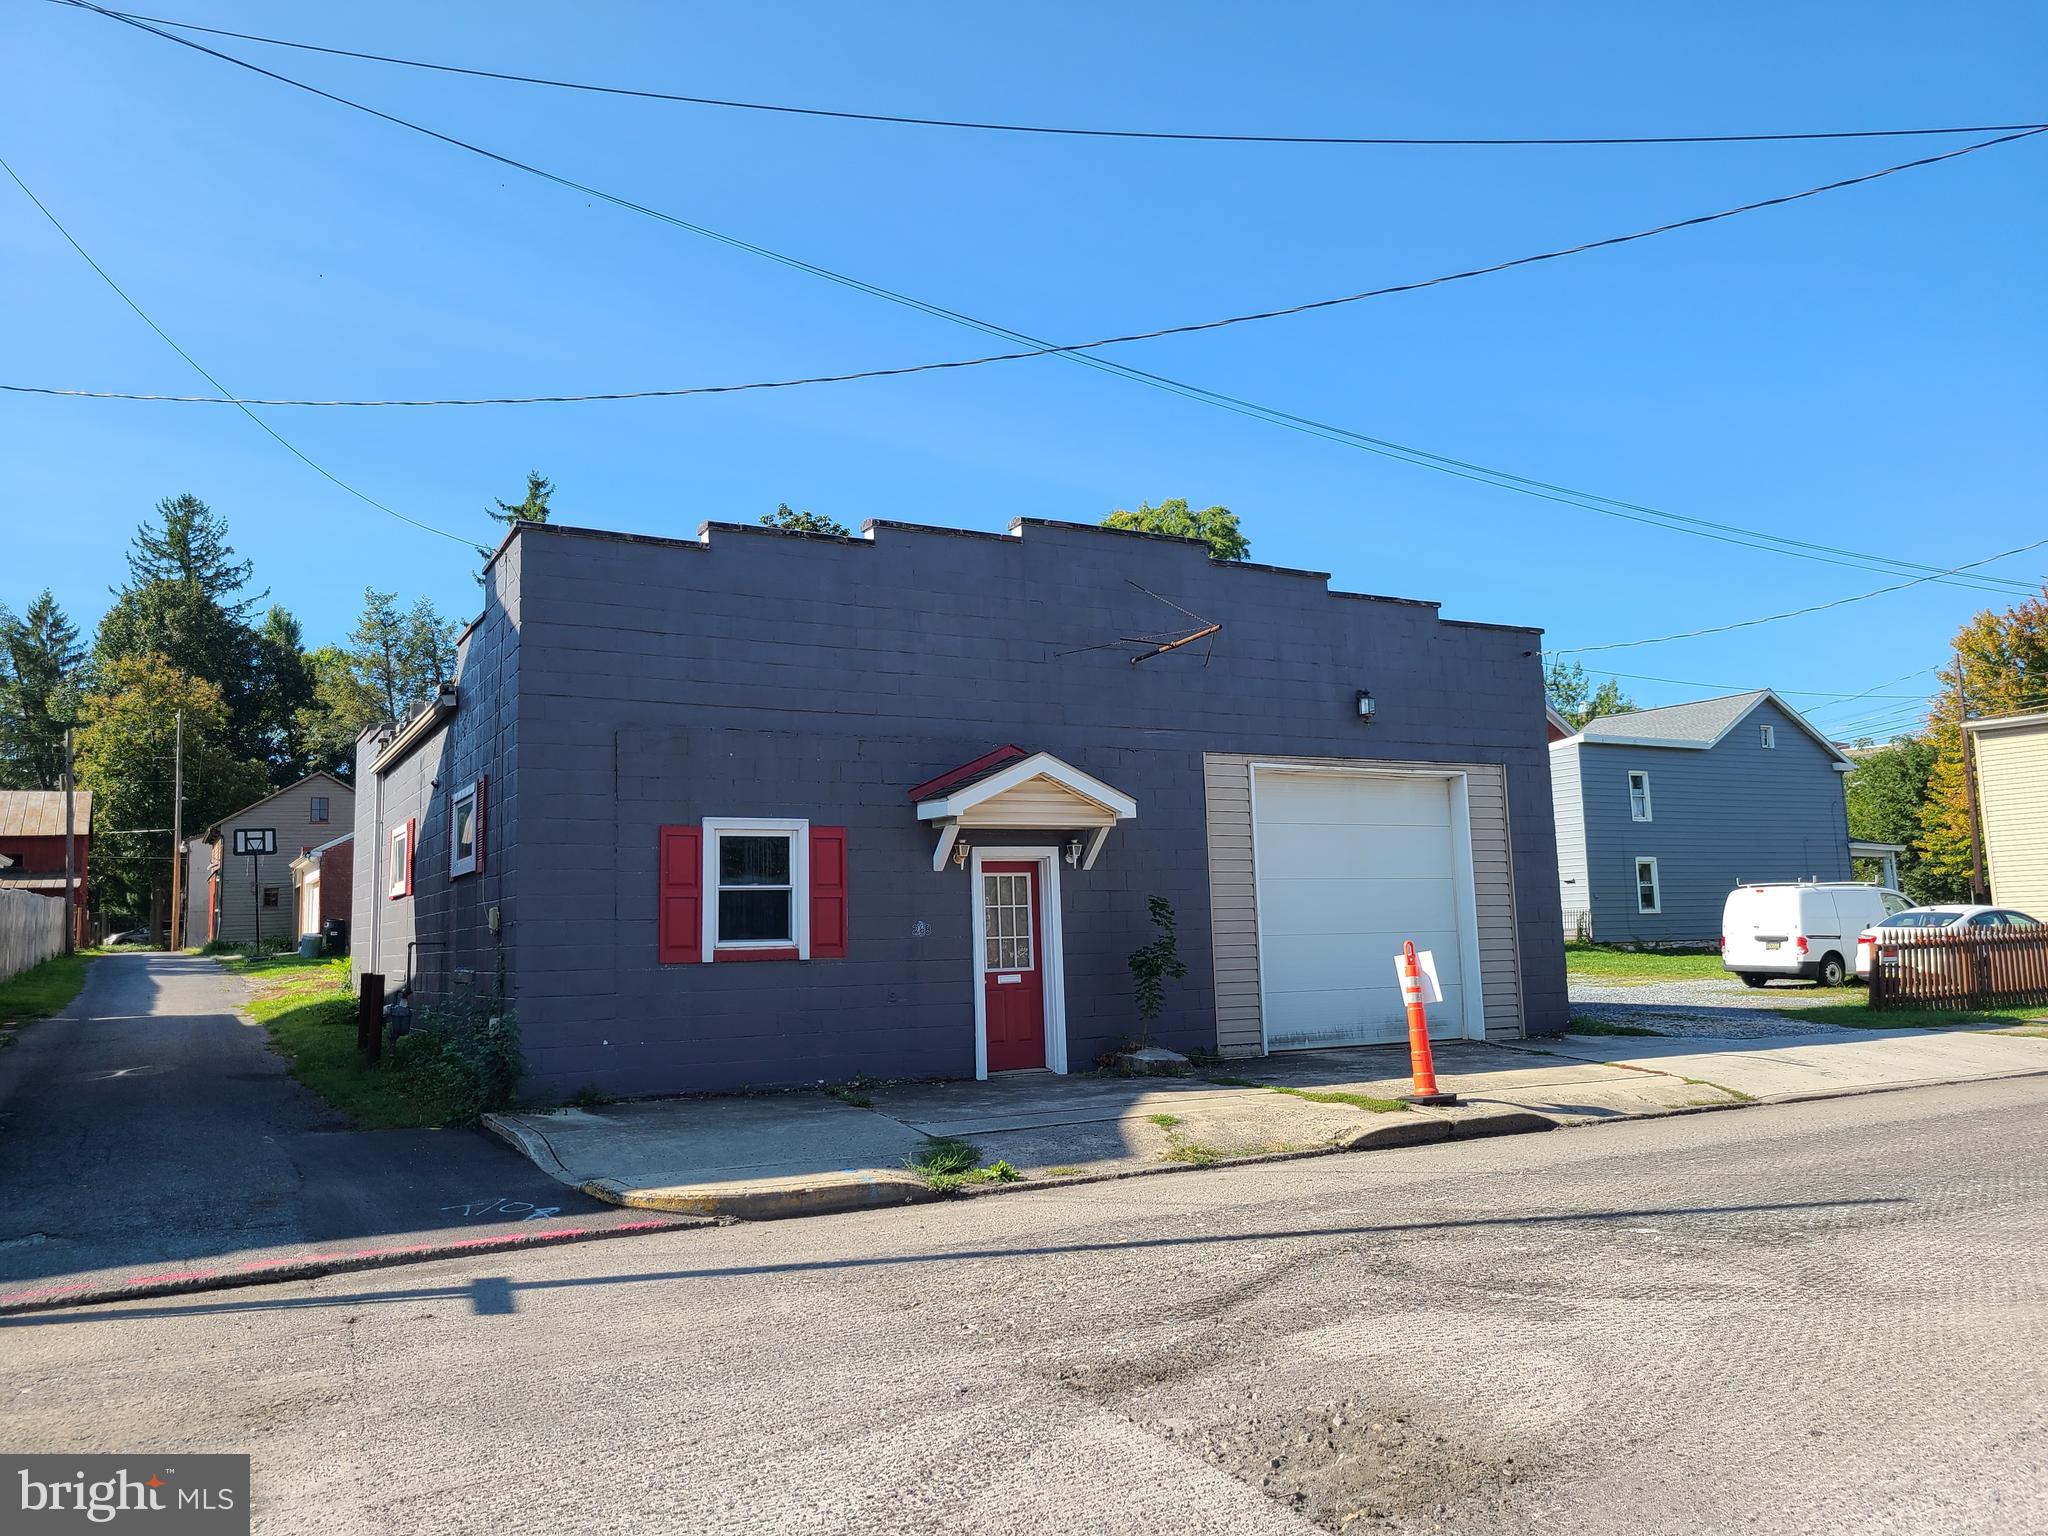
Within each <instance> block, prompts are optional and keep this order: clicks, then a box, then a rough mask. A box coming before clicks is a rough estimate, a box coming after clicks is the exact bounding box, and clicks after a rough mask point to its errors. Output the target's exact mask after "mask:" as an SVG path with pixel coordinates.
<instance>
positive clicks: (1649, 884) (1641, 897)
mask: <svg viewBox="0 0 2048 1536" xmlns="http://www.w3.org/2000/svg"><path fill="white" fill-rule="evenodd" d="M1636 910H1637V911H1638V912H1662V911H1663V910H1664V901H1663V892H1662V891H1661V890H1659V889H1658V885H1657V861H1656V860H1655V859H1637V860H1636Z"/></svg>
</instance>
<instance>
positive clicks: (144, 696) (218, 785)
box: [77, 655, 269, 915]
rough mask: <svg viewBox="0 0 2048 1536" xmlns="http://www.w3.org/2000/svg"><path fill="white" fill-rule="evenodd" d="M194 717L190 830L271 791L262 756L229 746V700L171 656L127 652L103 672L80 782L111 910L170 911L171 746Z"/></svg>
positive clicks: (188, 737)
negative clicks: (180, 720) (87, 793)
mask: <svg viewBox="0 0 2048 1536" xmlns="http://www.w3.org/2000/svg"><path fill="white" fill-rule="evenodd" d="M180 710H182V711H183V712H184V715H185V821H184V825H185V830H186V832H187V834H188V835H192V834H196V833H198V832H201V831H203V830H205V828H206V826H207V824H208V823H209V822H212V821H215V820H217V819H219V818H220V817H221V816H224V815H226V814H227V813H228V812H230V811H233V810H235V809H236V808H237V807H240V806H244V805H247V804H248V803H249V802H250V801H251V800H255V799H258V798H259V797H261V796H262V794H263V793H264V791H265V790H266V789H267V788H269V783H268V778H267V775H266V773H265V771H264V765H263V764H262V763H261V762H260V761H256V760H254V759H248V758H240V757H237V756H236V755H235V753H234V751H233V749H232V747H231V745H230V741H231V731H230V725H229V720H228V709H227V703H226V701H225V700H224V699H223V698H222V697H221V692H220V690H219V689H218V688H216V687H215V686H214V685H213V684H212V683H210V682H208V681H207V680H206V679H204V678H200V677H194V676H193V675H192V674H191V673H189V672H186V671H184V670H183V669H182V668H179V667H177V666H175V665H173V664H172V662H171V661H170V660H169V659H168V658H167V657H164V656H160V655H150V656H123V657H118V658H116V659H115V660H113V661H110V662H108V663H107V665H106V666H105V667H103V668H101V669H100V672H99V676H98V678H97V682H96V687H95V688H94V690H93V692H92V693H90V694H88V695H87V696H86V698H85V701H84V713H85V726H84V728H83V729H82V730H80V731H79V733H78V738H77V758H78V782H79V785H80V787H82V788H85V789H89V790H91V791H92V792H93V797H94V804H93V849H92V875H93V887H94V889H95V890H96V891H97V892H98V893H99V900H100V903H101V905H102V906H103V907H105V908H106V909H107V910H108V911H112V912H120V913H129V914H135V915H141V914H143V913H146V912H150V911H152V910H155V911H163V910H166V909H165V908H163V907H161V906H154V905H153V902H166V901H168V899H169V892H170V878H171V862H170V861H171V854H172V847H171V836H170V833H169V832H168V831H153V830H147V829H152V828H168V827H170V826H171V825H172V819H171V806H172V799H173V783H174V778H173V767H172V748H173V742H174V740H175V737H176V732H177V716H178V712H179V711H180Z"/></svg>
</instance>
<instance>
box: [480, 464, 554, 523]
mask: <svg viewBox="0 0 2048 1536" xmlns="http://www.w3.org/2000/svg"><path fill="white" fill-rule="evenodd" d="M554 494H555V482H554V481H552V480H550V479H548V478H547V476H545V475H543V474H542V473H541V472H540V471H539V470H537V469H529V470H528V471H527V472H526V500H524V501H497V498H496V497H492V498H491V499H492V500H493V501H495V502H497V508H498V510H497V511H495V512H493V511H492V510H491V509H490V508H489V507H485V508H484V515H485V516H486V517H488V518H490V519H492V520H493V521H494V522H500V523H504V524H505V525H506V526H507V527H511V526H514V525H516V524H519V523H544V522H546V521H547V520H548V498H549V497H550V496H552V495H554Z"/></svg>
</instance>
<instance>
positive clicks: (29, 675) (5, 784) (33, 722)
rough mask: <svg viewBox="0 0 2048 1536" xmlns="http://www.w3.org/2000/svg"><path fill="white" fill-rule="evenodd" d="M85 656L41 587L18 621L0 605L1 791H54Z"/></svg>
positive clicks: (73, 717)
mask: <svg viewBox="0 0 2048 1536" xmlns="http://www.w3.org/2000/svg"><path fill="white" fill-rule="evenodd" d="M84 661H85V652H84V651H83V650H81V649H80V648H79V644H78V630H77V629H76V628H75V627H74V626H73V625H72V623H71V621H70V620H69V619H67V618H66V617H65V616H64V610H63V609H62V608H59V607H58V606H57V600H56V599H55V598H54V597H52V596H51V595H50V593H49V590H48V589H47V588H45V589H44V590H43V592H42V593H41V595H40V596H38V597H37V598H36V600H35V601H34V602H32V603H30V604H29V605H28V611H27V612H26V613H24V614H22V615H21V616H20V617H19V618H17V617H16V616H15V615H14V614H13V613H11V612H9V611H8V609H7V608H6V607H4V606H0V789H57V788H59V787H60V786H61V784H62V782H63V777H64V731H65V728H66V727H67V726H71V725H74V724H76V723H77V720H78V709H79V699H80V688H79V674H80V668H81V666H82V665H83V663H84Z"/></svg>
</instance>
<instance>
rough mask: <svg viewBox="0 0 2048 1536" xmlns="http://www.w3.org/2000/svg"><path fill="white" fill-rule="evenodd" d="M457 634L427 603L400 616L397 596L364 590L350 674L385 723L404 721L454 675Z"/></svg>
mask: <svg viewBox="0 0 2048 1536" xmlns="http://www.w3.org/2000/svg"><path fill="white" fill-rule="evenodd" d="M455 632H456V626H455V625H454V624H452V623H450V622H449V621H447V620H445V619H443V618H442V617H441V615H440V614H439V613H438V612H437V611H436V610H435V608H434V604H433V602H432V600H431V599H428V598H424V597H423V598H420V599H419V600H418V601H417V602H415V603H414V604H413V605H412V607H410V608H408V609H406V610H405V611H404V612H400V611H399V607H398V595H397V594H396V593H395V592H379V591H378V590H377V589H376V588H375V587H366V588H364V589H363V616H362V618H361V619H360V620H359V621H358V622H357V624H356V627H355V629H354V630H352V631H351V632H350V634H349V637H348V639H349V653H348V656H349V669H350V670H351V671H352V672H353V673H354V674H355V676H356V680H357V681H358V682H360V683H362V684H363V685H364V686H365V687H367V688H368V689H370V691H371V693H372V694H373V695H374V696H375V698H376V701H377V705H378V708H379V709H380V710H382V712H383V718H384V719H385V720H387V721H391V722H397V721H400V720H403V719H404V718H405V717H406V716H407V715H409V714H411V713H412V712H413V711H414V710H415V709H417V708H418V707H419V706H420V705H422V704H424V703H425V702H426V701H427V700H428V699H431V698H432V697H433V696H434V691H435V690H436V689H437V688H439V687H440V686H441V684H442V683H443V682H445V681H447V680H448V678H449V677H450V676H452V675H453V674H454V671H455Z"/></svg>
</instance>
